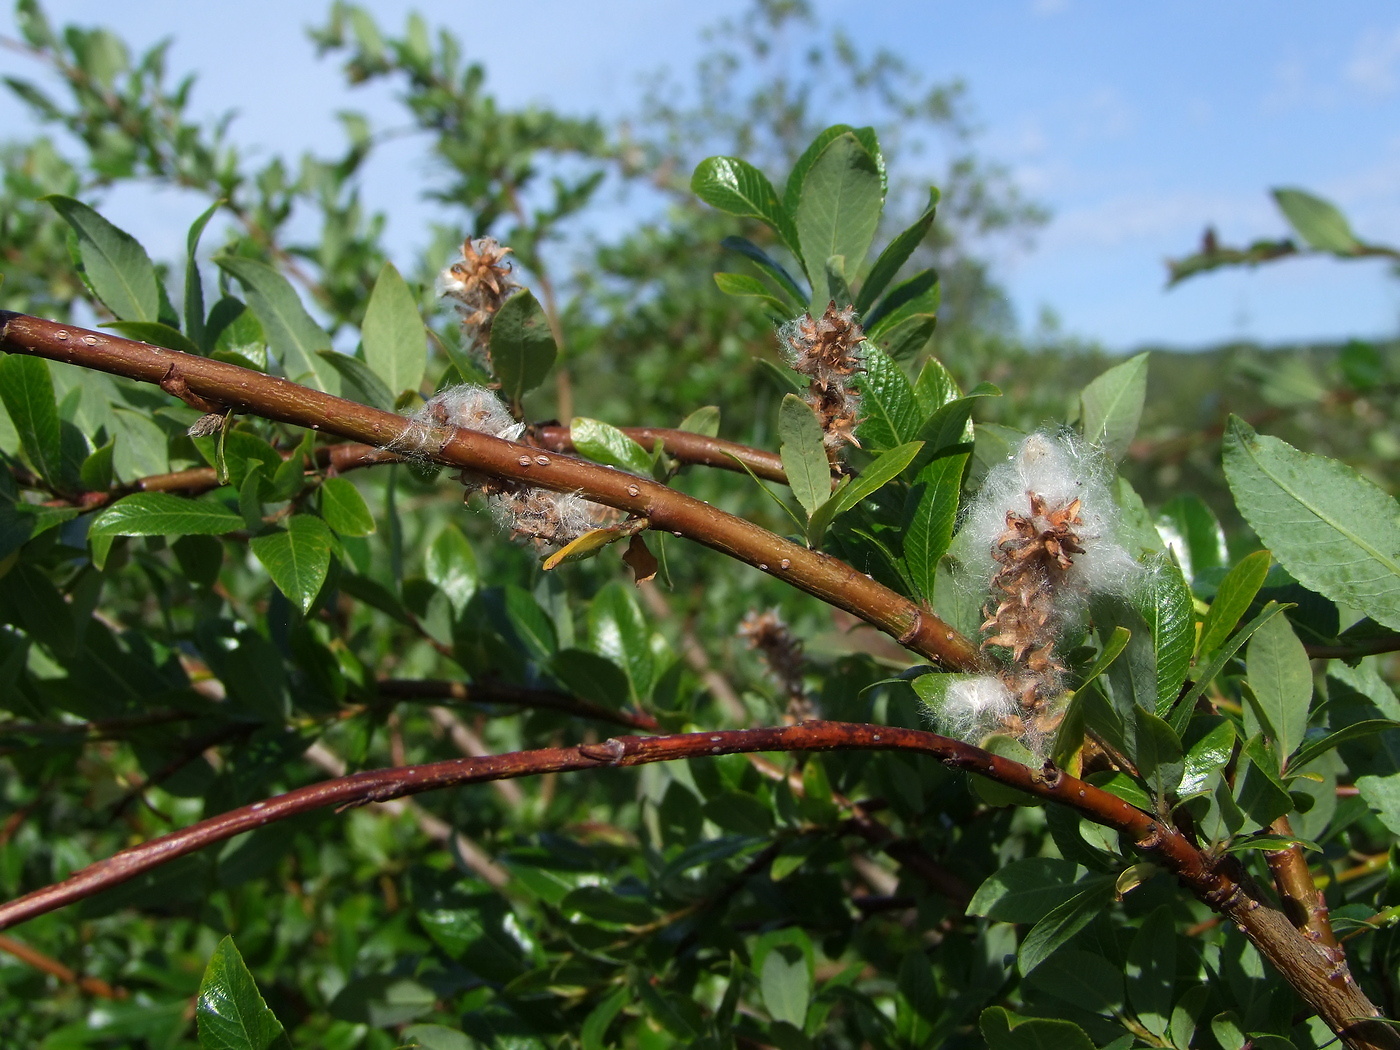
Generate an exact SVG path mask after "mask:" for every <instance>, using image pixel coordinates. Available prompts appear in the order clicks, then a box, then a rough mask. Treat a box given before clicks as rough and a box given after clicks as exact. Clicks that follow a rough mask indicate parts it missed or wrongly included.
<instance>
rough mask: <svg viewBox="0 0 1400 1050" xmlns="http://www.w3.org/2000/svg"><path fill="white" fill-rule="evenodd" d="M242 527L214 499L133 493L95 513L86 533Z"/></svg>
mask: <svg viewBox="0 0 1400 1050" xmlns="http://www.w3.org/2000/svg"><path fill="white" fill-rule="evenodd" d="M241 528H243V518H242V517H241V516H239V515H238V514H235V513H234V512H233V511H231V510H229V509H228V508H227V507H226V506H224V504H223V503H221V502H219V501H218V500H216V499H213V498H210V497H205V498H203V499H184V498H182V497H180V496H172V495H171V494H170V493H168V492H133V493H132V494H131V495H130V496H123V497H122V498H121V499H119V500H117V502H115V503H113V504H112V505H111V506H110V507H108V508H107V509H106V510H104V511H102V512H101V513H100V514H98V515H97V517H96V518H94V519H93V522H92V525H91V526H90V527H89V528H88V536H89V537H97V536H177V535H178V536H221V535H223V534H224V533H226V532H233V531H235V530H236V529H241Z"/></svg>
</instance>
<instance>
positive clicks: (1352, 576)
mask: <svg viewBox="0 0 1400 1050" xmlns="http://www.w3.org/2000/svg"><path fill="white" fill-rule="evenodd" d="M1225 477H1226V480H1228V481H1229V483H1230V491H1231V492H1233V493H1234V496H1235V503H1236V505H1237V506H1238V507H1239V509H1240V513H1241V514H1242V515H1244V519H1245V520H1246V521H1247V522H1249V524H1250V527H1251V528H1253V529H1254V531H1255V532H1256V533H1258V534H1259V538H1260V539H1262V540H1263V541H1264V543H1265V545H1266V546H1268V547H1269V548H1270V549H1271V550H1272V551H1273V552H1274V557H1275V558H1277V559H1278V561H1279V563H1280V564H1281V565H1282V566H1283V567H1284V568H1285V569H1287V570H1288V572H1289V573H1290V574H1291V575H1292V576H1293V578H1294V579H1296V580H1297V581H1298V582H1299V583H1301V584H1302V585H1303V586H1304V587H1307V588H1309V589H1311V590H1314V591H1317V592H1318V593H1319V594H1322V595H1325V596H1326V597H1328V598H1331V599H1332V600H1333V601H1335V602H1339V603H1341V604H1343V605H1348V606H1351V607H1353V608H1355V609H1359V610H1360V611H1362V612H1364V613H1365V614H1366V615H1368V616H1370V617H1371V618H1372V619H1373V620H1375V621H1377V622H1378V623H1383V624H1385V625H1386V626H1387V627H1390V628H1393V629H1400V504H1397V503H1396V501H1395V500H1394V499H1393V498H1392V497H1391V496H1389V495H1388V494H1387V493H1386V492H1385V491H1384V490H1383V489H1381V488H1379V487H1377V486H1376V485H1375V484H1374V483H1372V482H1370V481H1368V480H1366V479H1365V478H1363V477H1362V476H1361V475H1360V474H1358V473H1356V471H1354V470H1352V469H1351V468H1350V467H1348V466H1345V465H1344V464H1342V463H1338V462H1337V461H1336V460H1333V459H1327V458H1326V457H1324V456H1313V455H1308V454H1307V453H1304V452H1299V451H1298V450H1297V449H1295V448H1294V447H1293V446H1291V445H1289V444H1287V443H1286V442H1283V441H1280V440H1279V439H1278V438H1273V437H1263V436H1260V435H1259V434H1256V433H1255V432H1254V431H1253V430H1252V429H1251V428H1250V427H1249V425H1248V424H1246V423H1245V422H1244V421H1243V420H1241V419H1239V418H1237V417H1235V416H1231V417H1230V425H1229V429H1228V430H1227V432H1226V434H1225Z"/></svg>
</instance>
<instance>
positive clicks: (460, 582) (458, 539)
mask: <svg viewBox="0 0 1400 1050" xmlns="http://www.w3.org/2000/svg"><path fill="white" fill-rule="evenodd" d="M423 572H424V574H425V575H426V576H427V577H428V580H429V581H430V582H431V583H432V584H433V586H435V587H436V588H437V589H438V590H440V591H442V593H443V594H445V595H446V596H447V600H448V602H449V603H451V605H452V609H453V611H454V612H455V613H456V614H457V615H458V616H460V615H461V614H462V610H463V609H465V608H466V607H467V602H469V601H470V600H471V597H472V595H473V594H475V593H476V588H477V583H478V581H479V580H480V578H481V573H480V570H478V568H477V564H476V555H475V554H474V553H472V548H471V544H470V543H468V542H467V537H466V536H465V535H463V534H462V530H461V529H459V528H458V527H457V526H456V525H454V524H452V523H451V522H449V523H448V524H447V525H445V526H443V529H442V531H441V532H439V533H438V534H437V537H436V538H435V539H434V540H433V542H432V543H430V544H429V545H428V551H427V553H426V554H425V555H424V557H423Z"/></svg>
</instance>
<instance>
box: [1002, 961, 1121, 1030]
mask: <svg viewBox="0 0 1400 1050" xmlns="http://www.w3.org/2000/svg"><path fill="white" fill-rule="evenodd" d="M1057 961H1058V962H1059V965H1058V966H1042V967H1041V968H1040V969H1038V970H1036V971H1035V973H1033V974H1031V975H1030V976H1029V977H1027V978H1026V984H1027V985H1028V986H1030V987H1031V988H1034V989H1036V990H1037V991H1043V992H1046V993H1048V994H1050V995H1053V996H1054V997H1055V998H1057V999H1059V1000H1061V1001H1062V1002H1066V1003H1069V1004H1070V1005H1071V1006H1075V1007H1078V1008H1079V1009H1081V1010H1088V1011H1089V1012H1090V1013H1096V1014H1113V1013H1120V1012H1121V1011H1122V1008H1123V973H1122V971H1121V970H1119V969H1118V967H1117V966H1115V965H1114V964H1113V963H1111V962H1109V961H1108V960H1107V959H1105V958H1104V957H1103V956H1102V955H1098V954H1095V953H1094V952H1085V951H1076V950H1075V949H1073V948H1066V949H1065V950H1064V951H1062V952H1061V953H1060V957H1059V959H1058V960H1057Z"/></svg>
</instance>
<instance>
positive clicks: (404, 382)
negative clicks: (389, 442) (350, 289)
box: [361, 262, 428, 403]
mask: <svg viewBox="0 0 1400 1050" xmlns="http://www.w3.org/2000/svg"><path fill="white" fill-rule="evenodd" d="M361 338H362V340H363V341H364V346H365V363H366V364H367V365H369V367H370V368H371V369H373V371H374V374H375V375H377V376H378V377H379V378H380V379H382V380H383V381H384V385H385V386H386V387H388V388H389V391H390V393H391V394H392V395H395V396H396V395H398V394H399V393H400V392H402V391H404V390H413V391H417V389H418V385H419V384H420V383H421V382H422V381H423V370H424V369H425V368H427V367H428V342H427V336H426V334H425V332H424V330H423V319H422V317H420V316H419V314H418V302H417V300H416V299H415V298H414V295H413V291H412V289H410V288H409V287H408V282H407V281H405V280H404V279H403V278H402V277H401V276H400V275H399V271H398V270H396V269H394V264H393V263H391V262H386V263H385V264H384V268H383V269H382V270H380V271H379V277H378V279H377V280H376V281H375V282H374V291H372V292H371V293H370V296H369V304H368V305H367V306H366V307H365V322H364V326H363V327H362V329H361ZM391 403H392V398H391Z"/></svg>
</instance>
